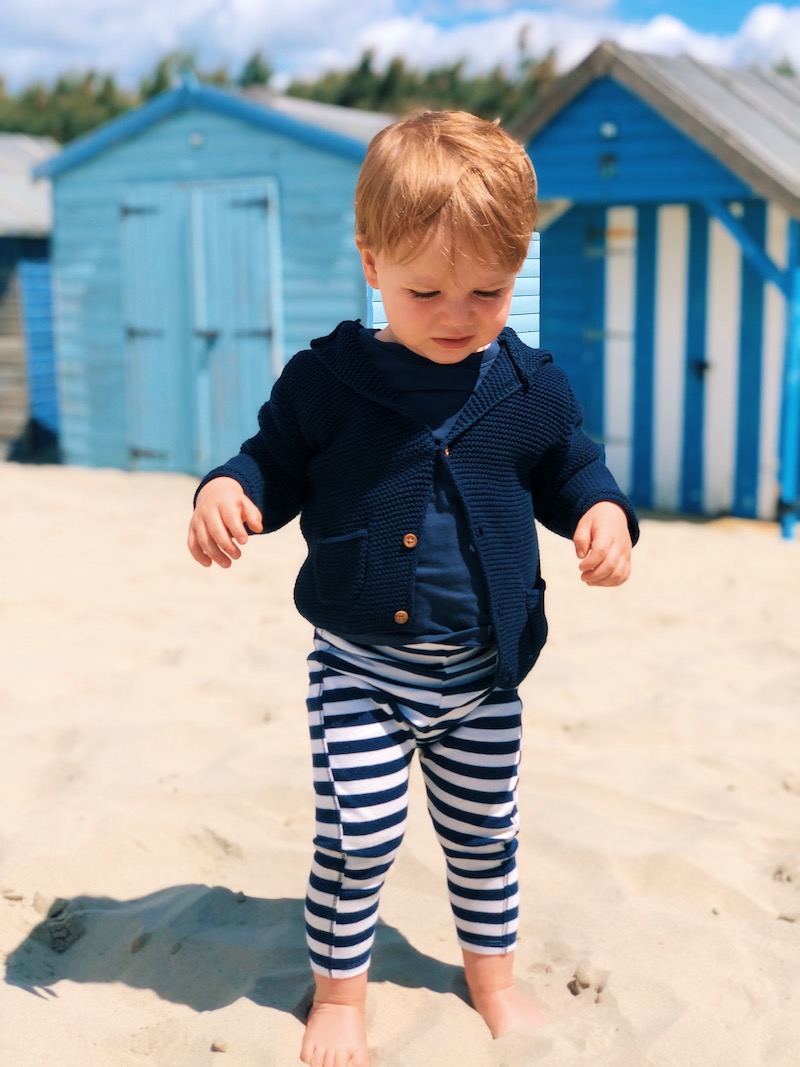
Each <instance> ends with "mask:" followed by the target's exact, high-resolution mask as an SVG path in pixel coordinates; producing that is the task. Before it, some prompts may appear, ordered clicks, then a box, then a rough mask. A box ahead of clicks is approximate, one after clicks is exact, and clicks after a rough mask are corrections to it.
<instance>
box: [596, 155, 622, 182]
mask: <svg viewBox="0 0 800 1067" xmlns="http://www.w3.org/2000/svg"><path fill="white" fill-rule="evenodd" d="M597 162H598V166H599V170H600V175H601V177H603V178H613V177H614V175H615V174H616V173H617V156H616V153H614V152H601V153H600V155H599V156H598V158H597Z"/></svg>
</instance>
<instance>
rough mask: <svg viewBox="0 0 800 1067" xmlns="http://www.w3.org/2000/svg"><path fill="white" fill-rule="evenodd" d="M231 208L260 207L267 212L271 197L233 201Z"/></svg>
mask: <svg viewBox="0 0 800 1067" xmlns="http://www.w3.org/2000/svg"><path fill="white" fill-rule="evenodd" d="M231 207H260V208H261V209H262V210H264V211H266V210H267V208H268V207H269V197H268V196H254V197H251V198H250V199H248V200H231Z"/></svg>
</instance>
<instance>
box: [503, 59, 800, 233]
mask: <svg viewBox="0 0 800 1067" xmlns="http://www.w3.org/2000/svg"><path fill="white" fill-rule="evenodd" d="M601 78H612V79H613V80H614V81H616V82H618V83H619V84H620V85H623V86H625V87H626V88H627V89H628V90H630V91H631V92H632V93H634V94H635V95H636V96H638V97H639V98H640V99H642V100H643V101H645V102H646V103H647V104H649V105H650V106H651V107H652V108H654V110H655V111H657V112H658V113H659V114H660V115H662V116H663V117H664V118H665V119H667V120H668V121H669V122H671V123H672V124H673V125H674V126H676V127H677V128H678V129H679V130H681V131H682V132H683V133H684V134H686V136H687V137H689V138H691V139H692V140H694V141H695V142H696V143H698V144H700V145H702V146H703V147H704V148H705V149H706V150H707V151H708V152H709V153H710V154H711V155H712V156H714V157H715V158H716V159H718V160H719V161H720V162H721V163H723V164H724V165H725V166H726V167H728V169H729V170H730V171H732V172H733V173H734V174H736V175H737V176H738V177H739V178H741V179H742V180H743V181H744V182H746V183H747V184H748V185H749V186H750V187H751V188H752V189H753V190H754V191H755V192H756V193H757V194H758V195H760V196H762V197H763V198H764V199H766V200H771V201H775V202H776V203H779V204H781V205H782V206H783V207H784V208H785V209H786V210H787V211H788V212H789V213H790V214H791V215H793V216H795V217H800V79H798V78H797V77H794V76H789V75H783V74H776V73H775V72H774V71H770V70H761V69H756V68H746V69H745V68H737V69H734V68H723V67H717V66H713V65H712V64H709V63H701V62H700V61H699V60H696V59H693V58H692V57H690V56H686V55H681V56H659V55H649V54H646V53H642V52H631V51H628V50H627V49H625V48H622V47H621V46H620V45H617V44H614V43H612V42H609V41H604V42H602V43H601V44H600V45H598V47H597V48H596V49H595V50H594V51H593V52H592V53H591V54H590V55H589V56H588V57H587V58H586V59H585V60H584V61H583V62H582V63H580V64H578V66H577V67H575V68H574V69H573V70H572V71H570V72H569V73H567V74H565V75H564V76H563V77H562V78H559V79H558V81H556V82H555V83H554V84H553V86H552V87H551V88H550V89H549V90H547V91H546V92H545V93H543V94H542V95H541V96H540V97H538V98H537V100H536V103H535V104H534V105H533V106H532V107H531V109H530V110H529V111H526V112H525V113H523V114H522V115H521V116H520V117H519V118H518V119H517V120H516V121H515V122H513V123H511V124H510V126H509V129H510V132H511V133H512V134H513V135H514V136H515V137H517V138H518V139H519V140H520V141H523V142H524V143H527V142H528V141H530V140H531V139H532V138H533V137H535V135H536V134H537V133H538V131H539V130H541V129H542V128H543V127H544V126H546V125H547V124H548V123H549V122H550V121H551V120H552V119H553V118H554V117H555V116H556V115H557V114H558V113H559V112H561V111H562V110H563V109H564V108H565V107H566V106H567V105H568V104H569V103H571V101H572V100H574V99H575V97H577V96H578V95H579V94H580V93H581V92H583V90H584V89H586V88H587V87H588V86H589V85H590V84H591V83H593V82H595V81H598V80H599V79H601Z"/></svg>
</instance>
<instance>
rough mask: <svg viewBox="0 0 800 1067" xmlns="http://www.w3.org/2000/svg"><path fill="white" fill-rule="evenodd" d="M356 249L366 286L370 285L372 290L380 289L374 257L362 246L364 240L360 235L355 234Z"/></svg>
mask: <svg viewBox="0 0 800 1067" xmlns="http://www.w3.org/2000/svg"><path fill="white" fill-rule="evenodd" d="M356 248H357V249H358V252H359V255H360V256H361V268H362V270H363V271H364V277H365V278H366V279H367V285H371V286H372V288H373V289H380V283H379V281H378V266H377V263H376V261H375V255H374V253H372V252H371V251H370V250H369V249H368V248H367V246H366V245H365V244H364V238H363V237H362V235H361V234H360V233H359V234H356Z"/></svg>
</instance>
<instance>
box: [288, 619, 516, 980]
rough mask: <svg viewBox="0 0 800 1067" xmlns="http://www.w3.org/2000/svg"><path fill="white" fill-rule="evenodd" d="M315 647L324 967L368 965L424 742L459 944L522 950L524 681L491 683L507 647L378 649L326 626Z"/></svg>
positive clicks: (311, 890) (317, 934)
mask: <svg viewBox="0 0 800 1067" xmlns="http://www.w3.org/2000/svg"><path fill="white" fill-rule="evenodd" d="M314 645H315V647H314V652H313V653H312V654H311V655H310V656H309V659H308V662H309V673H310V689H309V696H308V712H309V720H310V729H311V745H312V757H313V766H314V790H315V793H316V808H317V813H316V836H315V838H314V858H313V863H312V867H311V875H310V878H309V884H308V893H307V896H306V911H305V915H306V936H307V941H308V947H309V953H310V957H311V966H312V969H313V970H314V971H315V972H317V973H319V974H322V975H327V976H329V977H334V978H347V977H352V976H354V975H356V974H360V973H361V972H363V971H366V970H367V968H368V967H369V962H370V953H371V949H372V943H373V940H374V937H375V925H376V923H377V919H378V902H379V896H380V892H381V888H382V886H383V882H384V879H385V877H386V873H387V871H388V870H389V867H390V866H391V863H392V861H393V859H394V857H395V855H396V853H397V850H398V847H399V845H400V842H401V841H402V838H403V832H404V830H405V826H406V818H407V811H408V807H407V795H408V775H409V765H410V763H411V760H412V758H413V755H414V751H415V750H417V751H418V752H419V759H420V766H421V768H422V772H423V776H424V781H425V789H426V792H427V797H428V810H429V812H430V815H431V818H432V820H433V825H434V828H435V831H436V835H437V837H438V839H439V842H440V843H441V845H442V848H443V850H444V854H445V859H446V863H447V873H448V879H447V882H448V890H449V895H450V903H451V907H452V910H453V916H454V918H455V923H456V929H457V933H458V940H459V943H460V945H461V946H462V948H465V949H468V950H469V951H471V952H477V953H484V954H500V953H505V952H509V951H511V950H512V949H513V947H514V943H515V940H516V930H517V915H518V889H517V876H516V862H515V859H514V853H515V851H516V847H517V841H516V837H517V830H518V823H517V806H516V788H517V781H518V769H519V757H520V740H521V705H520V701H519V697H518V696H517V693H516V690H498V689H493V688H492V687H491V685H490V684H489V679H490V678H491V675H492V673H493V671H494V666H495V658H496V653H495V651H494V650H493V649H486V648H461V647H454V646H452V645H450V646H448V645H434V644H421V645H407V646H405V647H404V648H384V647H369V648H367V647H364V646H362V645H353V644H350V643H349V642H347V641H345V640H343V639H342V638H340V637H336V636H334V635H332V634H329V633H326V632H324V631H317V633H316V635H315V641H314Z"/></svg>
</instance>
